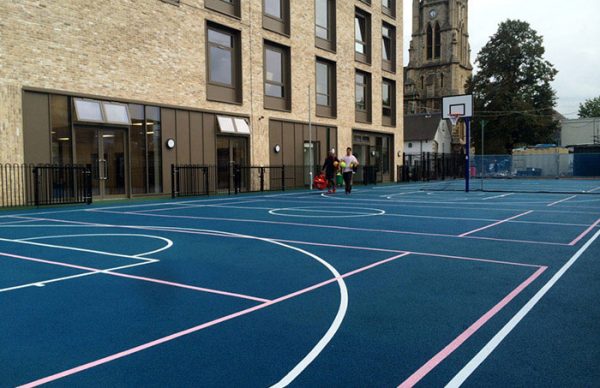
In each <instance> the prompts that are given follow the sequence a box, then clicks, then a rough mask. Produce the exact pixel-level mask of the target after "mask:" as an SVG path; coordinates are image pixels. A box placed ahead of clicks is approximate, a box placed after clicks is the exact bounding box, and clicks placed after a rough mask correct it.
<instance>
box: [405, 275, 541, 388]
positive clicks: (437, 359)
mask: <svg viewBox="0 0 600 388" xmlns="http://www.w3.org/2000/svg"><path fill="white" fill-rule="evenodd" d="M547 269H548V267H545V266H543V267H540V268H539V269H538V270H537V271H535V273H534V274H533V275H531V276H530V277H529V278H527V280H525V281H524V282H523V283H521V284H520V285H519V286H518V287H517V288H515V289H514V290H513V291H512V292H511V293H510V294H508V295H507V296H505V297H504V299H502V300H501V301H500V302H499V303H498V304H497V305H495V306H494V307H492V308H491V309H490V310H489V311H488V312H487V313H485V314H484V315H483V316H481V318H479V319H478V320H477V321H475V323H473V324H472V325H471V326H469V327H468V328H467V329H466V330H465V331H463V332H462V333H461V334H460V335H459V336H458V337H456V338H455V339H454V340H453V341H452V342H450V343H449V344H448V345H446V347H445V348H444V349H442V350H441V351H440V352H439V353H437V354H436V355H435V356H433V357H432V358H431V359H430V360H429V361H427V362H426V363H425V364H424V365H423V366H422V367H420V368H419V369H418V370H417V371H416V372H415V373H413V374H412V375H411V376H410V377H409V378H408V379H406V380H404V382H402V384H400V385H399V386H398V387H399V388H408V387H412V386H414V385H416V384H417V383H418V382H419V381H421V379H422V378H423V377H425V376H426V375H427V374H428V373H429V372H431V371H432V370H433V369H434V368H435V367H437V366H438V365H439V364H440V363H441V362H442V361H443V360H444V359H446V358H447V357H448V356H449V355H450V354H452V353H453V352H454V351H455V350H456V349H458V348H459V347H460V346H461V345H462V344H463V343H464V342H465V341H466V340H468V339H469V338H470V337H471V336H472V335H473V334H475V333H476V332H477V330H479V329H480V328H481V327H482V326H483V325H485V323H486V322H488V321H489V320H490V319H492V318H493V317H494V316H495V315H496V314H497V313H498V312H499V311H500V310H502V309H503V308H504V307H505V306H506V305H507V304H508V303H510V302H511V301H512V300H513V299H514V298H516V297H517V295H519V294H520V293H521V292H522V291H523V290H524V289H525V288H527V286H529V285H530V284H531V283H532V282H533V281H534V280H535V279H537V278H538V277H539V276H540V275H541V274H542V273H544V271H546V270H547Z"/></svg>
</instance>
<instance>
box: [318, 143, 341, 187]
mask: <svg viewBox="0 0 600 388" xmlns="http://www.w3.org/2000/svg"><path fill="white" fill-rule="evenodd" d="M339 162H340V161H339V160H338V158H337V157H336V156H335V149H333V148H332V149H331V151H329V155H328V156H327V158H326V159H325V163H323V169H322V172H325V178H326V179H327V194H331V193H335V174H336V173H337V170H338V165H339Z"/></svg>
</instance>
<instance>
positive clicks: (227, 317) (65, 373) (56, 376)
mask: <svg viewBox="0 0 600 388" xmlns="http://www.w3.org/2000/svg"><path fill="white" fill-rule="evenodd" d="M407 255H409V253H403V254H401V255H397V256H393V257H390V258H388V259H385V260H381V261H378V262H376V263H373V264H370V265H368V266H365V267H362V268H359V269H356V270H354V271H351V272H348V273H345V274H343V275H342V276H341V278H342V279H343V278H347V277H349V276H352V275H356V274H358V273H360V272H364V271H366V270H369V269H371V268H374V267H377V266H380V265H382V264H386V263H389V262H391V261H394V260H397V259H399V258H401V257H404V256H407ZM336 281H338V278H337V277H335V278H332V279H329V280H326V281H324V282H321V283H318V284H315V285H313V286H310V287H307V288H304V289H302V290H299V291H295V292H293V293H291V294H287V295H284V296H282V297H279V298H277V299H273V300H270V301H267V302H265V303H262V304H259V305H256V306H253V307H250V308H247V309H245V310H241V311H238V312H236V313H233V314H229V315H225V316H223V317H221V318H217V319H215V320H212V321H210V322H206V323H203V324H201V325H198V326H194V327H191V328H189V329H186V330H182V331H179V332H177V333H173V334H171V335H168V336H166V337H162V338H158V339H156V340H154V341H150V342H147V343H145V344H142V345H138V346H136V347H133V348H130V349H127V350H124V351H122V352H119V353H115V354H113V355H110V356H107V357H103V358H100V359H98V360H96V361H92V362H88V363H86V364H83V365H80V366H77V367H75V368H71V369H68V370H65V371H63V372H59V373H56V374H53V375H51V376H48V377H44V378H41V379H38V380H35V381H32V382H30V383H27V384H24V385H21V386H19V388H31V387H37V386H39V385H42V384H46V383H49V382H51V381H55V380H58V379H62V378H64V377H67V376H71V375H74V374H76V373H79V372H82V371H84V370H87V369H90V368H94V367H96V366H98V365H102V364H106V363H108V362H111V361H114V360H117V359H119V358H123V357H126V356H129V355H131V354H134V353H137V352H141V351H142V350H146V349H149V348H152V347H154V346H157V345H160V344H163V343H165V342H169V341H172V340H174V339H177V338H180V337H183V336H186V335H188V334H192V333H195V332H198V331H200V330H203V329H206V328H208V327H211V326H215V325H217V324H219V323H222V322H226V321H229V320H231V319H234V318H237V317H241V316H243V315H246V314H250V313H252V312H254V311H258V310H262V309H264V308H265V307H269V306H272V305H274V304H277V303H280V302H283V301H285V300H288V299H291V298H294V297H297V296H299V295H302V294H306V293H307V292H310V291H312V290H315V289H317V288H321V287H324V286H326V285H328V284H331V283H333V282H336Z"/></svg>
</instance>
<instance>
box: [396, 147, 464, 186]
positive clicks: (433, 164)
mask: <svg viewBox="0 0 600 388" xmlns="http://www.w3.org/2000/svg"><path fill="white" fill-rule="evenodd" d="M402 161H403V162H402V165H400V166H398V171H397V174H398V177H399V179H398V181H399V182H418V181H425V182H426V181H432V180H433V181H435V180H446V179H458V178H464V176H465V156H464V154H461V153H454V154H435V153H430V152H424V153H422V154H413V155H407V154H403V155H402Z"/></svg>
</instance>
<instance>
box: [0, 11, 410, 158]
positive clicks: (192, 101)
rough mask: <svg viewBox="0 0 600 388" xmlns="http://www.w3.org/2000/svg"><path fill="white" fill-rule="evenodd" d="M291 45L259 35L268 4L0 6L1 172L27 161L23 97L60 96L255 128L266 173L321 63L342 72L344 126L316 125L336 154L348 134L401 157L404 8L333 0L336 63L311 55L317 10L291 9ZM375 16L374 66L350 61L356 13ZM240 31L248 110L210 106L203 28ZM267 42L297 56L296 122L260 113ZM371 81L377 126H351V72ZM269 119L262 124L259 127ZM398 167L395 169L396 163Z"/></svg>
mask: <svg viewBox="0 0 600 388" xmlns="http://www.w3.org/2000/svg"><path fill="white" fill-rule="evenodd" d="M290 3H291V23H292V24H291V35H290V37H289V38H288V37H285V36H282V35H278V34H276V33H272V32H269V31H266V30H264V29H263V28H262V0H242V15H241V19H236V18H232V17H228V16H225V15H222V14H219V13H217V12H213V11H210V10H208V9H205V8H204V1H203V0H183V1H182V4H181V5H180V6H174V5H171V4H168V3H165V2H163V1H160V0H102V1H88V0H6V1H0V15H3V16H2V18H1V19H0V66H1V67H0V68H1V69H2V71H1V72H0V97H2V98H1V100H0V162H2V161H11V162H12V161H16V162H18V161H22V160H23V145H22V135H17V133H20V132H22V130H21V128H22V114H21V110H22V107H21V93H22V88H23V87H33V88H42V89H51V90H60V91H65V92H72V93H82V94H90V95H97V96H103V97H108V98H119V99H126V100H135V101H146V102H149V103H154V104H168V105H175V106H180V107H190V108H196V109H207V110H215V111H223V112H230V113H236V114H244V115H248V116H250V117H251V121H252V125H253V136H252V157H251V159H252V162H253V163H268V160H269V158H268V156H269V146H268V145H269V142H268V122H269V121H268V120H269V118H271V117H272V118H279V119H285V120H298V121H307V120H308V101H307V100H308V97H307V89H308V86H309V84H311V85H313V94H312V95H311V99H312V105H313V108H314V80H315V74H314V73H315V65H314V61H315V57H316V56H317V55H318V56H322V57H324V58H328V59H331V60H335V61H336V62H337V79H338V89H337V96H338V118H337V119H335V120H326V119H322V118H317V117H316V116H315V115H314V109H313V117H312V119H313V121H314V122H316V123H319V124H326V125H335V126H337V127H338V128H339V131H338V133H339V135H338V136H339V138H338V144H339V146H340V147H345V146H346V145H350V144H351V140H352V139H351V130H352V129H353V128H360V129H364V130H373V131H380V130H383V131H385V132H392V131H393V132H394V133H395V135H396V136H395V138H396V141H395V143H396V152H395V154H397V151H398V150H401V147H402V132H403V131H402V114H403V112H402V100H403V98H402V85H403V80H402V71H401V70H402V67H401V66H402V63H403V62H402V22H401V21H402V1H401V0H398V1H397V4H396V5H397V17H396V19H395V20H394V19H390V18H387V17H384V16H382V13H381V4H380V1H378V0H373V4H372V6H371V7H369V6H366V5H364V3H361V2H359V1H351V0H337V53H335V54H333V53H329V52H326V51H323V50H319V49H316V48H315V44H314V1H313V0H291V1H290ZM355 6H359V7H361V8H364V9H366V10H368V11H369V12H370V13H371V14H372V31H373V37H372V40H373V54H372V58H373V61H372V62H373V63H372V66H362V65H359V64H357V63H356V62H355V61H354V7H355ZM382 18H385V19H387V21H388V22H390V23H392V24H396V26H397V27H396V30H397V39H396V41H397V50H396V52H397V59H396V63H397V69H398V71H397V72H396V74H395V75H391V74H387V75H386V77H388V78H395V79H396V88H397V96H396V99H397V102H398V104H397V105H398V109H397V115H398V116H397V120H396V121H397V123H398V125H397V126H396V128H395V129H393V128H383V127H382V126H381V125H380V123H381V76H382V71H381V70H380V69H381V54H380V52H381V38H380V31H381V20H382ZM207 19H208V20H211V21H214V22H216V23H220V24H223V25H227V26H230V27H232V28H235V29H238V30H241V31H242V66H243V68H242V73H243V103H242V104H240V105H231V104H223V103H216V102H210V101H207V100H206V93H205V82H206V72H205V68H206V67H205V42H204V36H205V22H206V20H207ZM263 39H268V40H272V41H274V42H279V43H281V44H284V45H286V46H290V47H291V53H292V112H276V111H268V110H264V109H263V98H262V91H263V84H262V82H263V66H262V57H263V54H262V41H263ZM355 68H361V69H364V70H367V71H369V72H371V73H372V79H373V88H372V89H373V124H372V125H365V124H356V123H355V122H354V70H355ZM261 116H264V119H263V120H258V118H259V117H261ZM394 164H398V160H396V163H394Z"/></svg>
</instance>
